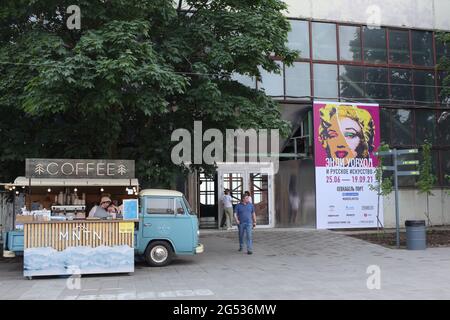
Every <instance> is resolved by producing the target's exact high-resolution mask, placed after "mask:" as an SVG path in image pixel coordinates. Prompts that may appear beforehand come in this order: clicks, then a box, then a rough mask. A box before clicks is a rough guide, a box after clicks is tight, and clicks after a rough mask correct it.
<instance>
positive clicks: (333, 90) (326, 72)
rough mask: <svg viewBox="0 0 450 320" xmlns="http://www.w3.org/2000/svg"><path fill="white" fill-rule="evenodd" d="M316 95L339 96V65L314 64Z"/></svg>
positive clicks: (324, 96)
mask: <svg viewBox="0 0 450 320" xmlns="http://www.w3.org/2000/svg"><path fill="white" fill-rule="evenodd" d="M314 96H315V97H319V98H337V97H338V82H337V65H335V64H318V63H316V64H314Z"/></svg>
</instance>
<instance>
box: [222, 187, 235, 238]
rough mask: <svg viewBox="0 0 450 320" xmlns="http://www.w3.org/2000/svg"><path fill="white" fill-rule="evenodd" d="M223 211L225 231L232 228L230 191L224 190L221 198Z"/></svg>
mask: <svg viewBox="0 0 450 320" xmlns="http://www.w3.org/2000/svg"><path fill="white" fill-rule="evenodd" d="M222 203H223V211H224V214H225V218H226V222H227V230H230V229H231V227H232V226H233V203H232V199H231V196H230V189H225V195H224V196H223V198H222Z"/></svg>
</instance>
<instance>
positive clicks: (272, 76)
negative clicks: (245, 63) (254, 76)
mask: <svg viewBox="0 0 450 320" xmlns="http://www.w3.org/2000/svg"><path fill="white" fill-rule="evenodd" d="M276 63H277V64H278V65H279V66H280V68H281V73H280V74H277V73H273V72H267V71H266V70H264V69H261V81H262V82H260V83H259V87H260V88H261V89H264V90H265V92H266V94H267V95H269V96H273V97H284V80H283V65H282V64H281V62H280V61H277V62H276Z"/></svg>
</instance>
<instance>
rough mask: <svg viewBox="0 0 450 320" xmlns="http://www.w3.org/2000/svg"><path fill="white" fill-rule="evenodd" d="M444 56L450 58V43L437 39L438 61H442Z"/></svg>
mask: <svg viewBox="0 0 450 320" xmlns="http://www.w3.org/2000/svg"><path fill="white" fill-rule="evenodd" d="M444 57H445V58H447V59H450V45H449V44H448V43H447V44H445V43H444V42H442V41H441V40H439V39H436V59H437V61H436V62H437V63H440V62H441V59H442V58H444Z"/></svg>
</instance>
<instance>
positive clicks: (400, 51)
mask: <svg viewBox="0 0 450 320" xmlns="http://www.w3.org/2000/svg"><path fill="white" fill-rule="evenodd" d="M389 61H390V62H391V63H401V64H409V63H410V53H409V31H403V30H389Z"/></svg>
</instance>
